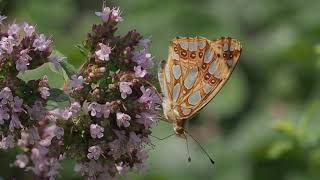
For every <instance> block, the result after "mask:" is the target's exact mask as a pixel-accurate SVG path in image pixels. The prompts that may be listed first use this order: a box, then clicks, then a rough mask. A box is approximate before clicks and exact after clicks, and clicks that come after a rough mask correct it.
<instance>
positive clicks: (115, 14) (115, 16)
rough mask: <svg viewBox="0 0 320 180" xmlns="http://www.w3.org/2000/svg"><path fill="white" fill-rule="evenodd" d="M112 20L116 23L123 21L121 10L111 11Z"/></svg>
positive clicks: (113, 9) (114, 9)
mask: <svg viewBox="0 0 320 180" xmlns="http://www.w3.org/2000/svg"><path fill="white" fill-rule="evenodd" d="M111 20H113V21H115V22H121V21H123V18H122V17H121V11H120V8H119V7H118V8H112V10H111Z"/></svg>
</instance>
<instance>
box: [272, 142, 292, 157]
mask: <svg viewBox="0 0 320 180" xmlns="http://www.w3.org/2000/svg"><path fill="white" fill-rule="evenodd" d="M292 149H293V144H292V142H290V141H278V142H274V143H273V144H272V145H271V147H270V149H269V151H268V153H267V154H268V156H269V157H270V158H272V159H277V158H279V157H280V156H281V155H283V154H285V153H287V152H288V151H290V150H292Z"/></svg>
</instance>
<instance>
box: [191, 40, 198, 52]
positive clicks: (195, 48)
mask: <svg viewBox="0 0 320 180" xmlns="http://www.w3.org/2000/svg"><path fill="white" fill-rule="evenodd" d="M189 50H190V51H197V50H198V42H196V41H194V42H189Z"/></svg>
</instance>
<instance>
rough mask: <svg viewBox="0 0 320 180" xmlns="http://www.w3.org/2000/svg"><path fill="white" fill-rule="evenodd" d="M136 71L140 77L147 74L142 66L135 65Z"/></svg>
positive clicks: (136, 74)
mask: <svg viewBox="0 0 320 180" xmlns="http://www.w3.org/2000/svg"><path fill="white" fill-rule="evenodd" d="M134 72H135V76H136V77H139V78H143V77H144V76H145V75H146V74H147V71H146V70H144V69H142V67H141V66H135V67H134Z"/></svg>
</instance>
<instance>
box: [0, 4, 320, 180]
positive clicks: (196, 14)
mask: <svg viewBox="0 0 320 180" xmlns="http://www.w3.org/2000/svg"><path fill="white" fill-rule="evenodd" d="M110 4H111V6H120V7H121V9H122V10H123V17H124V19H125V21H124V22H122V23H121V24H120V25H119V33H121V34H122V33H125V32H126V31H128V30H129V29H132V28H135V29H137V30H138V31H140V32H141V33H142V34H143V35H145V37H149V36H152V40H153V43H152V53H153V55H154V56H155V59H156V60H157V61H160V60H163V59H166V58H167V48H168V43H169V41H170V40H171V39H172V38H174V37H175V36H204V37H207V38H209V39H216V38H218V37H220V36H231V37H233V38H236V39H238V40H240V41H241V42H242V44H243V52H242V56H241V60H240V63H239V65H238V67H237V68H236V70H235V72H234V74H233V75H232V77H231V79H230V80H229V81H228V83H227V84H226V85H225V87H224V88H223V90H222V91H221V92H220V93H219V95H218V96H217V97H216V98H215V99H214V100H213V101H212V102H211V103H210V104H209V105H207V106H206V108H205V109H203V110H202V111H201V113H200V115H199V116H197V117H196V118H195V119H193V120H191V121H190V123H189V124H188V129H189V131H190V132H191V134H192V135H193V136H195V137H197V139H198V140H199V141H200V142H201V144H202V145H203V146H204V147H205V149H206V150H207V151H208V152H209V154H211V155H212V156H213V158H214V159H215V161H216V164H215V165H214V166H212V165H211V164H210V162H209V160H208V159H207V158H206V157H205V156H204V155H203V153H202V152H201V151H200V148H199V147H198V146H197V145H196V143H195V142H193V141H191V140H190V144H191V146H190V152H191V156H192V162H191V163H188V162H187V151H186V144H185V141H184V140H182V139H179V138H177V137H173V138H169V139H166V140H163V141H160V142H159V141H157V140H153V143H154V144H155V145H156V147H155V148H154V149H152V148H150V158H149V162H148V164H149V170H148V171H147V172H145V173H131V174H130V176H129V179H154V180H166V179H185V180H192V179H215V180H269V179H275V180H313V179H315V180H318V179H320V121H319V117H320V116H319V115H320V80H319V77H320V76H319V72H320V14H319V9H320V1H319V0H308V1H307V2H306V1H302V0H268V1H267V0H219V1H218V0H197V1H195V0H162V1H159V0H134V1H131V0H119V1H116V0H109V1H108V5H110ZM101 5H102V1H100V0H91V1H88V0H54V1H52V0H0V10H1V13H2V14H5V15H8V16H10V17H11V20H15V19H16V21H17V22H22V21H29V22H31V23H33V24H36V25H37V29H38V30H39V31H40V32H43V33H45V34H51V35H52V36H53V39H54V41H55V48H56V49H57V50H59V51H60V52H62V53H63V54H65V55H66V56H67V57H69V61H71V62H72V63H73V64H74V65H75V66H77V67H79V66H80V65H81V63H82V62H83V57H82V56H81V54H80V53H79V51H78V50H77V49H76V48H75V47H74V45H75V44H79V43H81V41H82V40H83V39H84V38H85V35H86V33H87V32H89V31H90V29H91V25H92V24H93V23H99V22H100V19H99V18H97V17H95V15H94V12H95V11H98V10H99V11H100V10H101ZM51 80H52V79H51ZM51 84H52V85H54V86H61V79H59V77H58V78H55V79H54V80H52V81H51ZM171 133H172V127H171V125H170V124H166V123H164V122H159V123H158V125H157V126H156V127H155V128H154V134H153V135H155V136H159V137H164V136H167V135H169V134H171ZM14 158H15V153H14V152H10V153H4V152H0V162H1V163H0V179H2V178H1V177H3V179H12V178H11V177H13V176H15V177H16V179H28V178H27V176H26V175H25V174H24V173H23V172H22V171H21V170H19V169H16V168H14V169H12V168H9V166H8V164H9V163H10V162H13V160H14ZM30 179H32V177H31V176H30ZM59 179H67V180H69V179H70V180H71V179H81V178H79V177H77V176H76V175H75V174H74V173H73V162H72V161H66V162H65V163H64V167H63V169H62V172H61V176H60V177H59Z"/></svg>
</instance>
